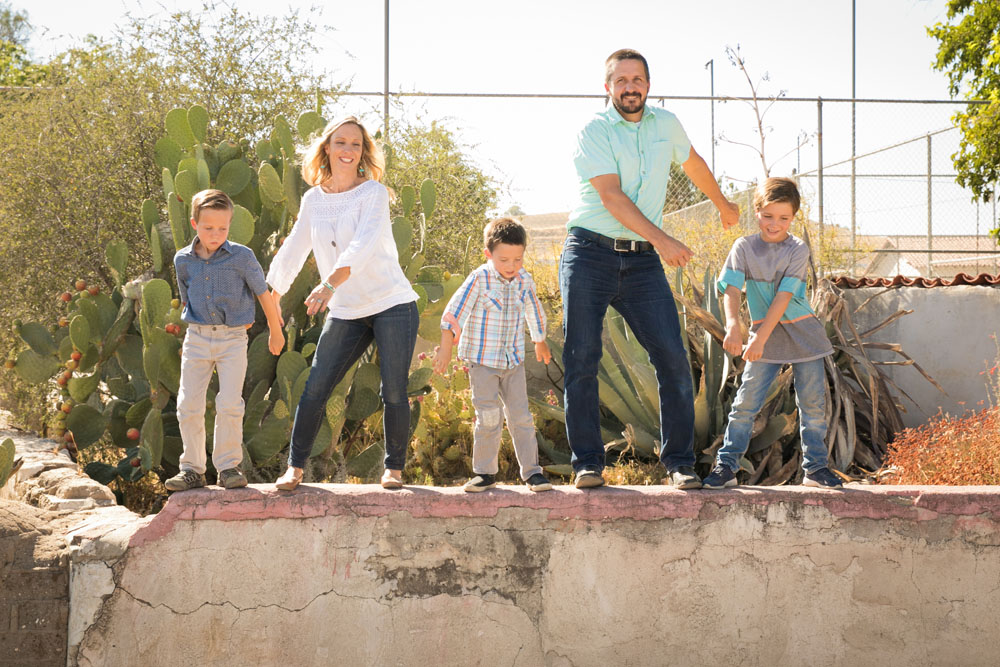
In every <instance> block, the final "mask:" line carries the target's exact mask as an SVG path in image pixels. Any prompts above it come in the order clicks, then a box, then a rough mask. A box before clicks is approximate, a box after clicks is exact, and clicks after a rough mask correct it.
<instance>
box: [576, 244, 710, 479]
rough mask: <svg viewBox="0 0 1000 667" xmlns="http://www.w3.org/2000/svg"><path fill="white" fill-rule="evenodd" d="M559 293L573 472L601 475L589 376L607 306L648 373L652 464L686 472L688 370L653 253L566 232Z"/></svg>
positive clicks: (689, 454) (690, 452) (690, 440)
mask: <svg viewBox="0 0 1000 667" xmlns="http://www.w3.org/2000/svg"><path fill="white" fill-rule="evenodd" d="M559 287H560V290H561V291H562V302H563V333H564V334H565V337H566V341H565V347H564V348H563V368H564V372H565V377H564V378H563V385H564V391H565V407H566V435H567V436H568V438H569V445H570V449H572V450H573V458H572V463H573V469H574V470H576V471H578V472H579V471H581V470H583V469H592V470H596V471H600V470H602V469H603V468H604V442H602V440H601V422H600V416H601V415H600V409H599V406H600V401H599V399H598V384H597V369H598V365H599V363H600V359H601V353H602V352H603V344H602V343H601V331H602V329H603V327H604V315H605V313H606V312H607V309H608V306H612V307H613V308H614V309H615V310H617V311H618V312H619V313H621V314H622V317H624V318H625V322H627V323H628V325H629V327H631V329H632V332H633V333H634V334H635V337H636V340H638V341H639V343H640V344H641V345H642V346H643V347H644V348H646V351H647V352H649V360H650V362H651V363H652V365H653V368H654V369H655V371H656V382H657V385H658V386H659V393H660V461H661V462H662V463H663V465H664V466H665V467H666V468H667V470H670V471H674V470H676V469H677V468H679V467H681V466H692V465H694V394H693V390H692V386H691V367H690V366H689V365H688V360H687V354H686V353H685V351H684V343H683V342H682V340H681V335H680V323H679V321H678V318H677V307H676V306H675V305H674V296H673V294H672V293H671V291H670V285H668V284H667V277H666V276H665V275H664V273H663V266H662V265H661V264H660V256H659V255H658V254H657V253H656V251H655V250H650V251H647V252H633V253H619V252H616V251H614V250H612V249H611V248H605V247H603V246H600V245H598V244H597V243H596V242H594V241H593V240H591V239H588V238H582V237H579V236H575V235H573V234H572V233H571V234H570V235H569V236H568V237H567V238H566V243H565V244H564V246H563V252H562V257H561V258H560V260H559ZM626 361H627V360H626Z"/></svg>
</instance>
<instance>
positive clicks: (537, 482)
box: [525, 472, 552, 491]
mask: <svg viewBox="0 0 1000 667" xmlns="http://www.w3.org/2000/svg"><path fill="white" fill-rule="evenodd" d="M525 484H527V485H528V488H529V489H531V490H532V491H551V490H552V482H550V481H549V478H548V477H546V476H545V475H543V474H542V473H540V472H536V473H535V474H534V475H532V476H531V477H529V478H528V479H527V481H526V482H525Z"/></svg>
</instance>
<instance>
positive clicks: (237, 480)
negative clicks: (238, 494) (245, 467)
mask: <svg viewBox="0 0 1000 667" xmlns="http://www.w3.org/2000/svg"><path fill="white" fill-rule="evenodd" d="M246 485H247V478H246V477H244V476H243V473H242V472H240V469H239V468H227V469H225V470H223V471H222V472H220V473H219V486H221V487H222V488H224V489H238V488H240V487H241V486H246Z"/></svg>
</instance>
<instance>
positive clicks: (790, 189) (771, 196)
mask: <svg viewBox="0 0 1000 667" xmlns="http://www.w3.org/2000/svg"><path fill="white" fill-rule="evenodd" d="M778 202H787V203H789V204H791V205H792V213H798V212H799V205H800V204H801V200H800V197H799V188H798V186H796V185H795V181H793V180H792V179H790V178H769V179H767V180H766V181H764V184H763V185H761V186H759V187H758V188H757V192H756V193H754V196H753V210H754V211H759V210H761V209H762V208H764V207H765V206H767V205H768V204H775V203H778Z"/></svg>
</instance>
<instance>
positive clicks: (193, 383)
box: [177, 324, 247, 474]
mask: <svg viewBox="0 0 1000 667" xmlns="http://www.w3.org/2000/svg"><path fill="white" fill-rule="evenodd" d="M213 370H216V371H218V373H219V393H218V394H216V396H215V437H214V439H213V440H214V443H213V449H212V464H213V465H214V466H215V469H216V470H217V471H219V472H222V471H223V470H227V469H229V468H235V467H236V466H238V465H239V464H240V462H241V461H242V460H243V379H244V377H245V376H246V372H247V330H246V327H227V326H212V325H205V324H189V325H188V328H187V335H185V337H184V347H183V348H182V351H181V386H180V391H178V392H177V425H178V426H179V427H180V430H181V440H183V442H184V453H183V454H181V458H180V466H179V467H180V469H181V470H193V471H194V472H197V473H201V474H204V473H205V465H206V453H205V401H206V397H205V393H206V392H207V390H208V384H209V382H211V380H212V371H213Z"/></svg>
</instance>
